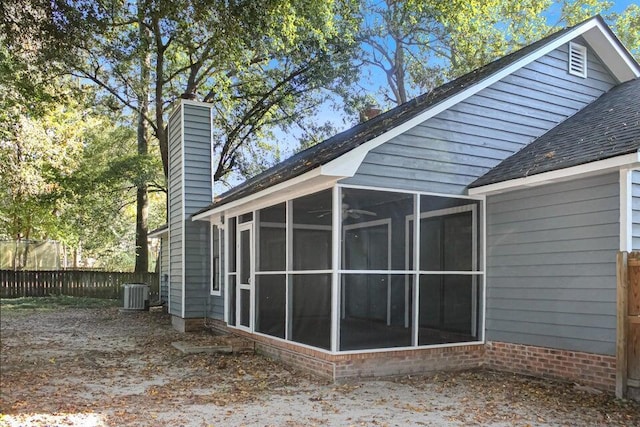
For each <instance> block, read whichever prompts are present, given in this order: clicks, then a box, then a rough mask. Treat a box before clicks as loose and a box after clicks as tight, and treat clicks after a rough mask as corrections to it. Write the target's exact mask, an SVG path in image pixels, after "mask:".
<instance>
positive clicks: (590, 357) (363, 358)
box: [207, 319, 616, 392]
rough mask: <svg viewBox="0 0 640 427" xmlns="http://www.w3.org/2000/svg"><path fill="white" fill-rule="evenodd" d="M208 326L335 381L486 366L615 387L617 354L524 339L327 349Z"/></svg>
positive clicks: (603, 387) (215, 324)
mask: <svg viewBox="0 0 640 427" xmlns="http://www.w3.org/2000/svg"><path fill="white" fill-rule="evenodd" d="M207 320H208V323H211V324H208V325H207V326H208V327H210V328H214V329H216V330H217V331H221V332H222V331H226V332H229V333H232V334H235V335H237V336H240V337H243V338H246V339H249V340H251V341H253V342H254V343H255V349H256V351H257V352H258V353H261V354H263V355H265V356H268V357H271V358H273V359H277V360H281V361H282V362H284V363H286V364H289V365H292V366H295V367H297V368H300V369H303V370H305V371H307V372H311V373H313V374H315V375H318V376H320V377H323V378H327V379H331V380H344V379H349V378H362V377H364V378H367V377H368V378H372V377H385V376H396V375H409V374H423V373H429V372H435V371H452V370H462V369H473V368H479V367H487V368H491V369H495V370H497V371H505V372H513V373H516V374H525V375H532V376H537V377H543V378H551V379H557V380H564V381H571V382H576V383H580V384H584V385H587V386H590V387H594V388H597V389H600V390H604V391H607V392H613V391H614V390H615V378H616V358H615V357H614V356H607V355H600V354H592V353H584V352H578V351H568V350H559V349H552V348H545V347H536V346H531V345H523V344H512V343H503V342H487V344H485V345H483V344H474V345H461V346H452V347H440V348H420V349H409V350H391V349H390V350H389V351H379V352H368V353H356V354H329V353H326V352H322V351H319V350H316V349H313V348H310V347H304V346H301V345H298V344H296V343H293V342H285V341H282V340H277V339H273V338H271V337H267V336H262V335H254V334H251V333H249V332H245V331H241V330H238V329H231V328H228V327H226V325H225V324H224V322H220V321H217V322H215V321H211V319H207Z"/></svg>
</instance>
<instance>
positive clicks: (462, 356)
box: [158, 17, 640, 390]
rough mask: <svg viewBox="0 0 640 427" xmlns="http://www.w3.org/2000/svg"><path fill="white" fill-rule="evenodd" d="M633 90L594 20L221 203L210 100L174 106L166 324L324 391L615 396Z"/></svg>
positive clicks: (632, 202) (633, 144)
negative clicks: (213, 337) (480, 377)
mask: <svg viewBox="0 0 640 427" xmlns="http://www.w3.org/2000/svg"><path fill="white" fill-rule="evenodd" d="M639 76H640V66H639V65H638V63H636V62H635V61H634V59H633V58H632V57H631V55H630V54H629V53H628V51H627V50H626V49H625V48H624V47H623V46H622V45H621V43H620V42H619V41H618V40H617V38H616V37H615V36H614V35H613V33H612V32H611V30H610V29H609V28H608V27H607V25H606V24H605V23H604V21H603V20H602V19H601V18H600V17H594V18H592V19H589V20H587V21H585V22H583V23H581V24H578V25H576V26H574V27H571V28H567V29H565V30H562V31H560V32H557V33H555V34H553V35H551V36H548V37H546V38H544V39H542V40H540V41H538V42H536V43H534V44H532V45H530V46H527V47H525V48H523V49H521V50H519V51H517V52H515V53H512V54H510V55H508V56H505V57H503V58H501V59H498V60H496V61H494V62H492V63H490V64H488V65H486V66H485V67H482V68H480V69H478V70H476V71H474V72H472V73H469V74H467V75H464V76H462V77H460V78H458V79H456V80H454V81H452V82H449V83H447V84H445V85H443V86H441V87H439V88H437V89H435V90H433V91H431V92H430V93H427V94H424V95H422V96H419V97H417V98H416V99H414V100H412V101H410V102H407V103H406V104H403V105H401V106H399V107H396V108H394V109H392V110H390V111H387V112H385V113H383V114H380V115H378V116H376V117H374V118H371V119H370V120H368V121H366V122H364V123H361V124H359V125H357V126H355V127H354V128H352V129H349V130H347V131H345V132H343V133H340V134H338V135H336V136H334V137H332V138H330V139H328V140H326V141H324V142H322V143H320V144H318V145H316V146H314V147H311V148H309V149H307V150H305V151H302V152H300V153H298V154H296V155H294V156H293V157H291V158H290V159H288V160H285V161H284V162H282V163H280V164H278V165H276V166H274V167H272V168H271V169H268V170H266V171H265V172H263V173H261V174H259V175H257V176H255V177H253V178H251V179H249V180H247V181H246V182H244V183H243V184H241V185H239V186H237V187H235V188H233V189H231V190H230V191H228V192H226V193H224V194H221V195H215V198H214V194H213V193H212V188H213V185H212V178H211V177H212V163H215V159H216V157H215V156H216V153H215V152H214V150H213V149H212V147H213V144H212V141H211V114H212V113H211V109H210V105H208V104H204V103H199V102H195V101H188V100H181V102H180V103H179V105H177V107H176V108H175V110H174V112H173V114H172V115H171V117H170V120H169V133H170V135H169V139H170V141H169V151H170V153H169V157H170V161H169V182H168V186H169V202H168V206H169V210H168V227H167V228H166V229H164V230H160V231H159V232H158V235H159V236H164V237H163V243H164V244H163V252H162V262H161V269H162V273H163V274H166V275H167V277H168V281H167V292H166V295H167V296H166V297H167V305H168V311H169V313H170V314H171V315H172V319H173V320H172V321H173V325H174V327H175V328H176V329H178V330H181V331H188V330H190V329H192V328H195V327H201V326H202V325H203V323H204V322H203V319H206V321H207V323H208V324H215V325H217V326H218V327H220V328H226V329H228V330H231V331H233V332H234V333H236V334H239V335H242V336H245V337H247V338H250V339H252V340H254V341H255V343H256V347H257V348H258V349H259V350H260V351H262V352H263V353H265V354H267V355H270V356H273V357H276V358H279V359H282V360H284V361H286V362H288V363H293V364H296V365H298V366H301V367H304V368H305V369H309V370H312V371H314V372H316V373H317V374H319V375H322V376H325V377H329V378H334V379H338V378H348V377H353V376H378V375H394V374H408V373H416V372H425V371H430V370H442V369H461V368H470V367H476V366H481V365H482V366H490V367H495V368H498V369H503V370H511V371H518V372H524V373H530V374H534V375H543V376H548V377H559V378H567V379H571V380H572V381H579V382H582V383H585V384H588V385H591V386H595V387H598V388H602V389H606V390H612V389H613V387H614V384H615V375H616V318H617V313H616V254H617V252H618V251H619V250H631V249H640V212H639V211H636V209H639V208H638V206H637V205H638V203H637V202H636V198H637V197H640V191H639V190H640V172H638V171H636V170H637V169H638V167H639V166H640V159H639V154H638V148H639V147H640V123H639V121H640V80H639V79H638V77H639Z"/></svg>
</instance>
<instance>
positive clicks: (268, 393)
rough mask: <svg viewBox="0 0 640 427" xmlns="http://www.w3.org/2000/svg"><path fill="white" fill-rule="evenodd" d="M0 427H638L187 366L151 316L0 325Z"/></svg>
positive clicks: (486, 380)
mask: <svg viewBox="0 0 640 427" xmlns="http://www.w3.org/2000/svg"><path fill="white" fill-rule="evenodd" d="M0 325H1V336H0V338H1V347H0V426H24V425H33V426H44V425H47V426H50V425H60V426H63V425H64V426H69V425H71V426H73V425H77V426H80V425H81V426H127V425H130V426H156V425H175V426H221V425H223V426H242V425H246V426H254V425H256V426H257V425H259V426H309V425H336V426H349V425H353V426H360V425H366V426H404V425H434V426H440V425H452V426H459V425H493V426H527V425H571V426H573V425H575V426H584V425H626V426H638V425H640V405H638V404H637V403H632V402H623V401H618V400H615V399H613V398H612V397H611V396H608V395H606V394H593V393H589V392H588V391H584V390H581V389H577V388H576V387H574V386H573V385H570V384H564V383H556V382H549V381H542V380H537V379H532V378H528V377H522V376H517V375H509V374H502V373H495V372H486V371H478V372H462V373H455V374H439V375H435V376H429V377H406V378H397V379H392V380H376V381H364V382H353V383H348V384H342V385H337V384H332V383H329V382H327V381H324V380H320V379H317V378H315V377H312V376H309V375H307V374H304V373H302V372H300V371H296V370H294V369H291V368H289V367H287V366H284V365H282V364H279V363H277V362H274V361H271V360H269V359H265V358H263V357H260V356H257V355H254V354H232V355H222V354H188V355H184V354H182V353H180V352H179V351H178V350H177V349H175V348H174V347H173V346H171V342H173V341H184V342H187V343H189V344H193V345H207V346H212V345H227V344H228V342H229V337H225V336H216V335H214V334H212V333H209V332H203V333H195V334H179V333H177V332H175V331H174V330H172V328H171V325H170V321H169V317H168V316H167V315H165V314H163V313H161V312H160V311H151V312H140V313H121V312H119V311H118V309H117V308H97V309H96V308H93V309H78V308H69V309H65V310H60V311H42V310H27V311H18V312H10V311H8V310H6V311H2V312H1V313H0Z"/></svg>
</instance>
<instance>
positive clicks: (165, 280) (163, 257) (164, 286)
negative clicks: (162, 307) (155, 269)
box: [160, 235, 169, 303]
mask: <svg viewBox="0 0 640 427" xmlns="http://www.w3.org/2000/svg"><path fill="white" fill-rule="evenodd" d="M168 288H169V236H168V235H165V236H163V237H162V238H161V239H160V301H161V302H163V303H166V302H167V301H168V298H169V289H168Z"/></svg>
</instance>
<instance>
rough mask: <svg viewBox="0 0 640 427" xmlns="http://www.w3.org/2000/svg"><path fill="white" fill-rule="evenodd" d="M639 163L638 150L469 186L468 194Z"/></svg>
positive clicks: (507, 189)
mask: <svg viewBox="0 0 640 427" xmlns="http://www.w3.org/2000/svg"><path fill="white" fill-rule="evenodd" d="M638 164H640V154H639V153H638V152H635V153H631V154H625V155H622V156H617V157H611V158H609V159H604V160H599V161H596V162H591V163H586V164H583V165H578V166H572V167H569V168H564V169H558V170H554V171H549V172H543V173H539V174H536V175H531V176H527V177H524V178H516V179H511V180H508V181H503V182H497V183H495V184H488V185H483V186H481V187H476V188H470V189H469V195H473V196H479V195H485V196H487V195H493V194H500V193H504V192H507V191H513V190H518V189H522V188H528V187H534V186H538V185H544V184H550V183H553V182H560V181H566V180H568V179H572V178H579V177H586V176H590V175H598V174H602V173H606V172H609V171H614V170H619V169H620V168H623V167H624V168H632V167H637V166H638Z"/></svg>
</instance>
